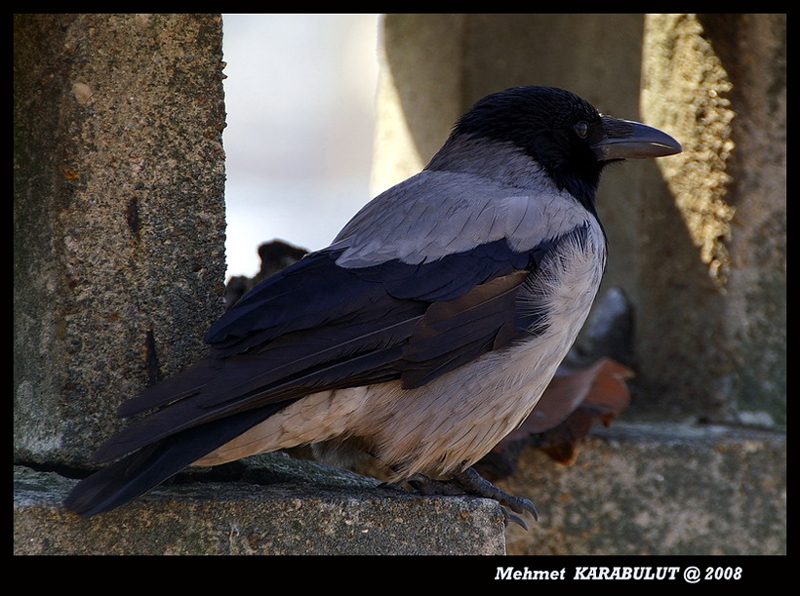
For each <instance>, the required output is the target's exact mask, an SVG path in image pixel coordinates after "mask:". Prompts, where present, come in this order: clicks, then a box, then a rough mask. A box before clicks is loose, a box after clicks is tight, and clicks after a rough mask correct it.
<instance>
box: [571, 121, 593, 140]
mask: <svg viewBox="0 0 800 596" xmlns="http://www.w3.org/2000/svg"><path fill="white" fill-rule="evenodd" d="M572 129H573V130H574V131H575V134H576V135H578V136H579V137H580V138H582V139H585V138H586V135H588V134H589V124H588V123H587V122H584V121H583V120H581V121H580V122H576V123H575V126H573V127H572Z"/></svg>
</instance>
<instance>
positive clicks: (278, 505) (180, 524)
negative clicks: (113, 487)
mask: <svg viewBox="0 0 800 596" xmlns="http://www.w3.org/2000/svg"><path fill="white" fill-rule="evenodd" d="M273 463H275V464H276V465H273V466H272V467H271V468H270V462H269V461H268V462H267V464H266V465H267V469H266V471H263V472H261V473H263V474H265V475H266V476H270V477H271V478H272V480H273V481H274V480H276V479H277V482H276V483H275V484H270V485H268V486H265V485H259V484H255V483H250V481H258V478H256V476H257V475H258V474H259V473H258V472H257V473H256V474H255V475H252V474H248V475H247V476H248V481H236V482H200V481H198V482H193V483H190V484H180V485H173V486H169V487H164V488H158V489H156V490H154V491H152V492H151V493H149V494H148V495H147V496H146V497H144V498H142V499H140V500H138V501H136V502H134V503H131V504H129V505H127V506H125V507H122V508H120V509H118V510H116V511H112V512H110V513H107V514H104V515H100V516H96V517H94V518H91V519H89V520H83V519H81V518H78V517H77V516H75V515H72V514H68V513H66V512H64V510H63V509H62V507H61V502H62V500H63V498H64V496H65V495H66V493H67V492H68V491H69V489H70V488H71V487H72V486H73V485H74V484H75V482H76V481H75V480H71V479H67V478H64V477H62V476H59V475H58V474H55V473H50V472H36V471H33V470H31V469H29V468H25V467H22V466H15V468H14V554H18V555H56V554H60V555H68V554H72V555H78V554H80V555H112V554H113V555H133V554H135V555H166V554H177V555H201V554H212V555H213V554H216V555H501V554H504V553H505V541H504V535H503V516H502V513H501V511H500V508H499V507H498V505H497V504H496V503H495V502H494V501H491V500H488V499H476V498H467V497H448V498H432V497H420V496H417V495H414V494H410V493H404V492H401V491H394V490H391V489H382V488H375V487H374V485H371V481H370V480H365V482H366V483H367V485H361V486H359V485H360V484H362V483H361V482H360V481H359V480H357V479H358V478H360V477H357V476H355V475H349V474H347V473H342V474H341V475H332V476H329V477H328V479H327V480H326V481H324V482H323V483H322V484H321V485H320V484H319V483H317V484H314V485H312V484H309V483H307V480H308V479H309V477H310V475H314V474H318V470H314V466H316V465H317V464H313V462H301V463H300V464H299V465H300V468H299V471H298V472H292V471H291V470H292V469H294V468H295V466H294V464H290V465H288V468H286V469H284V470H281V469H280V467H281V466H286V464H284V463H282V462H281V461H280V456H278V459H277V460H273ZM262 470H263V469H262ZM284 473H285V474H287V475H285V476H283V479H282V480H281V478H280V477H281V476H282V475H284ZM291 475H294V479H293V481H291V482H290V481H289V478H290V476H291Z"/></svg>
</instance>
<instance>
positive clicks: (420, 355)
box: [64, 85, 682, 527]
mask: <svg viewBox="0 0 800 596" xmlns="http://www.w3.org/2000/svg"><path fill="white" fill-rule="evenodd" d="M681 151H682V147H681V145H680V143H679V142H678V141H676V140H675V139H674V138H673V137H671V136H670V135H668V134H667V133H665V132H663V131H661V130H658V129H656V128H653V127H650V126H647V125H645V124H642V123H639V122H634V121H629V120H622V119H619V118H614V117H611V116H609V115H606V114H602V113H600V112H599V111H598V110H597V109H596V108H594V107H593V106H592V105H591V104H590V103H589V102H587V101H586V100H584V99H582V98H581V97H579V96H577V95H575V94H574V93H572V92H570V91H567V90H564V89H560V88H557V87H545V86H536V85H530V86H519V87H511V88H508V89H504V90H501V91H497V92H495V93H492V94H490V95H488V96H486V97H484V98H483V99H480V100H478V101H477V102H476V103H475V104H474V105H473V106H472V107H471V108H470V109H469V110H468V111H467V112H466V113H465V114H464V115H463V116H462V117H461V118H459V119H458V120H457V122H456V123H455V124H454V126H453V128H452V129H451V132H450V134H449V136H448V137H447V139H446V140H445V142H444V144H443V145H442V147H441V148H440V149H439V151H438V152H437V153H436V154H435V155H434V156H433V158H431V160H430V162H429V163H428V164H427V165H426V166H425V167H424V168H423V169H422V171H420V172H419V173H418V174H416V175H414V176H412V177H410V178H408V179H407V180H405V181H403V182H400V183H399V184H397V185H395V186H393V187H392V188H390V189H388V190H386V191H384V192H382V193H380V194H379V195H378V196H377V197H375V198H374V199H372V200H371V201H370V202H368V203H367V204H366V205H365V206H364V207H363V208H362V209H361V210H360V211H358V212H357V213H356V214H355V216H354V217H353V218H352V219H351V220H350V221H349V222H348V223H347V224H346V225H345V226H344V228H343V229H342V230H341V231H340V232H339V234H338V235H337V236H336V237H335V238H334V240H333V241H332V243H331V244H330V245H329V246H327V247H326V248H323V249H320V250H316V251H313V252H310V253H308V254H306V255H305V256H304V257H303V258H302V259H300V260H299V261H297V262H296V263H294V264H292V265H290V266H288V267H287V268H285V269H283V270H281V271H279V272H277V273H275V274H273V275H272V276H270V277H268V278H267V279H265V280H263V281H262V282H261V283H260V284H259V285H257V286H256V287H254V288H253V289H252V290H250V291H249V292H248V293H247V294H246V295H244V296H243V297H242V299H241V300H240V301H239V302H237V303H236V305H235V306H234V307H233V308H231V309H229V310H228V311H227V312H225V314H224V315H222V316H221V318H219V319H218V320H217V321H216V322H215V323H213V324H212V325H211V327H210V329H209V330H208V331H207V333H206V334H205V336H204V340H205V342H206V343H207V344H208V352H207V354H206V355H205V356H204V357H202V358H201V359H199V360H198V361H197V362H196V363H194V364H192V365H190V366H189V367H188V368H187V369H186V370H184V371H183V372H180V373H178V374H176V375H175V376H173V377H171V378H167V379H166V380H164V381H162V382H160V383H158V384H156V385H153V386H152V387H149V388H147V389H146V390H144V391H143V392H142V393H141V394H140V395H138V396H136V397H133V398H132V399H129V400H127V401H125V402H123V403H122V405H121V406H120V407H119V410H118V414H119V416H121V417H126V418H133V420H132V421H131V422H130V423H129V424H128V425H127V426H125V427H123V428H122V429H121V430H119V431H118V432H117V433H116V434H114V435H113V436H112V437H111V438H110V439H108V440H107V441H106V442H105V443H103V444H102V445H101V446H100V447H99V448H98V449H97V450H96V451H95V452H94V454H93V455H92V460H93V461H94V462H97V463H102V464H105V467H101V468H100V469H99V471H96V472H95V473H93V474H92V475H91V476H88V477H87V478H84V479H82V480H81V481H79V482H78V483H77V484H76V485H75V487H74V488H73V489H72V491H71V492H70V493H69V495H68V496H67V498H66V499H65V501H64V505H65V508H66V509H67V510H68V511H71V512H73V513H76V514H78V515H80V516H83V517H91V516H93V515H97V514H100V513H103V512H106V511H110V510H112V509H115V508H117V507H119V506H121V505H124V504H126V503H128V502H130V501H132V500H134V499H136V498H138V497H140V496H141V495H143V494H145V493H146V492H147V491H149V490H150V489H152V488H153V487H155V486H157V485H159V484H160V483H162V482H164V481H165V480H167V479H168V478H170V477H172V476H173V475H175V474H176V473H178V472H180V471H181V470H183V469H184V468H186V467H188V466H190V465H199V466H210V465H218V464H222V463H226V462H230V461H234V460H238V459H240V458H243V457H247V456H250V455H254V454H257V453H264V452H272V451H278V450H284V449H289V448H292V447H296V446H310V448H311V450H312V451H313V453H314V455H315V456H316V457H317V458H318V459H319V460H320V461H323V462H327V463H331V464H333V465H336V466H340V467H350V468H351V469H358V468H359V466H361V467H364V468H366V467H369V469H370V470H373V474H374V475H375V476H376V477H378V478H380V479H381V480H384V481H385V482H386V483H387V484H388V485H390V486H394V487H399V486H403V487H405V488H410V489H412V490H413V489H416V490H418V491H419V492H421V493H423V494H469V495H477V496H481V497H488V498H492V499H495V500H496V501H498V503H499V504H500V506H501V508H502V510H503V512H504V514H505V516H506V524H507V523H508V520H511V521H515V522H517V523H520V525H523V527H525V524H524V521H523V520H522V519H521V517H520V516H523V515H526V514H530V515H532V516H533V517H534V518H537V515H538V514H537V511H536V507H535V505H534V504H533V503H532V502H531V501H530V500H529V499H527V498H524V497H519V496H515V495H511V494H509V493H506V492H505V491H503V490H501V489H499V488H497V487H496V486H494V485H493V484H492V483H491V482H489V481H488V480H486V479H484V478H483V477H482V476H480V474H478V473H477V472H476V471H475V470H474V468H473V465H474V464H475V463H476V462H478V461H479V460H480V459H481V458H482V457H483V456H485V455H486V454H487V453H488V452H489V451H490V450H491V449H492V448H493V447H494V446H495V445H496V444H497V443H498V442H500V441H501V439H503V437H504V436H506V435H507V434H509V433H510V432H511V431H513V430H514V429H516V428H517V427H518V426H519V425H520V424H521V423H522V422H523V421H524V420H525V419H526V417H527V416H528V415H529V414H530V412H531V411H532V410H533V408H534V407H535V406H536V404H537V402H538V401H539V398H540V397H541V395H542V393H543V392H544V390H545V389H546V387H547V386H548V384H549V382H550V380H551V379H552V377H553V375H554V373H555V372H556V369H557V367H558V365H559V363H560V362H561V361H562V360H563V359H564V357H565V356H566V354H567V352H568V350H569V348H570V347H571V345H572V344H573V342H574V341H575V339H576V337H577V334H578V332H579V330H580V329H581V326H582V325H583V323H584V321H585V319H586V317H587V315H588V313H589V310H590V308H591V305H592V303H593V301H594V299H595V296H596V295H597V292H598V289H599V286H600V282H601V280H602V278H603V274H604V272H605V269H606V260H607V245H608V241H607V237H606V233H605V230H604V228H603V226H602V224H601V222H600V220H599V218H598V214H597V210H596V205H595V203H596V194H597V190H598V185H599V183H600V176H601V172H602V171H603V170H604V168H605V167H606V166H608V165H609V164H611V163H615V162H619V161H623V160H626V159H637V158H645V159H647V158H656V157H662V156H668V155H673V154H676V153H679V152H681Z"/></svg>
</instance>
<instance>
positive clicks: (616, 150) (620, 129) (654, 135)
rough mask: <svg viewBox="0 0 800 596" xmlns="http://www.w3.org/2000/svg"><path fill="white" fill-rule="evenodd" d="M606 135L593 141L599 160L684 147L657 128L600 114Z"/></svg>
mask: <svg viewBox="0 0 800 596" xmlns="http://www.w3.org/2000/svg"><path fill="white" fill-rule="evenodd" d="M602 122H603V129H604V131H605V136H604V137H603V138H602V139H600V140H599V141H597V142H596V143H594V144H592V150H593V151H594V154H595V156H596V157H597V160H598V161H609V160H612V159H643V158H651V157H664V156H665V155H674V154H675V153H680V152H681V151H683V147H681V144H680V143H679V142H678V141H676V140H675V139H673V138H672V137H671V136H669V135H668V134H667V133H665V132H661V131H660V130H658V129H657V128H653V127H652V126H647V125H646V124H640V123H639V122H630V121H629V120H619V119H617V118H611V117H610V116H603V118H602Z"/></svg>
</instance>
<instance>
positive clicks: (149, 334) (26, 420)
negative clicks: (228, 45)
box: [14, 14, 225, 465]
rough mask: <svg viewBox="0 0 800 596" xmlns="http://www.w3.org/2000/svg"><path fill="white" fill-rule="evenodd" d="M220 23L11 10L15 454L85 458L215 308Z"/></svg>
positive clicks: (173, 363) (42, 460) (218, 296)
mask: <svg viewBox="0 0 800 596" xmlns="http://www.w3.org/2000/svg"><path fill="white" fill-rule="evenodd" d="M222 68H223V63H222V19H221V17H220V16H219V15H155V14H153V15H147V14H139V15H133V14H125V15H33V14H28V15H15V16H14V391H15V398H14V452H15V459H16V460H17V461H22V462H28V463H39V464H71V465H81V464H83V463H85V461H86V458H87V456H88V455H89V453H90V452H91V451H92V450H93V449H94V448H95V447H97V445H98V444H99V443H100V442H101V441H102V440H104V439H105V438H107V437H108V436H109V435H110V433H111V432H112V430H113V428H114V427H115V426H116V425H117V424H118V421H117V420H116V416H115V411H116V408H117V406H118V405H119V403H120V402H122V401H123V400H124V399H126V398H128V397H131V396H133V395H134V394H136V393H137V392H138V391H140V390H141V389H142V388H143V387H145V386H146V385H147V384H149V383H153V382H155V381H156V380H157V379H159V378H160V377H161V376H165V375H168V374H171V373H173V372H176V371H177V370H179V369H180V368H181V367H183V366H184V365H186V364H187V363H189V362H190V361H192V360H193V359H195V358H196V357H197V356H198V355H200V353H201V350H202V341H201V336H202V334H203V333H204V332H205V330H206V329H207V327H208V325H209V324H210V323H211V322H212V321H213V320H214V319H215V318H216V317H217V316H218V315H219V314H220V313H221V311H222V308H223V298H222V290H223V281H224V274H225V255H224V237H225V219H224V153H223V149H222V130H223V128H224V126H225V109H224V103H223V89H222V79H223V75H222Z"/></svg>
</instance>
